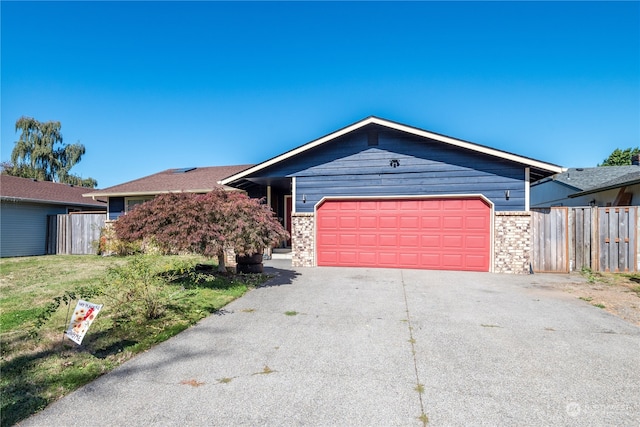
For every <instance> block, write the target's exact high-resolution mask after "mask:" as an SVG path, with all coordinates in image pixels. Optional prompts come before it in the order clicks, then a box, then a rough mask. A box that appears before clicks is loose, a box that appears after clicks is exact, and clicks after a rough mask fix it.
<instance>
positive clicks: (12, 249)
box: [0, 175, 106, 258]
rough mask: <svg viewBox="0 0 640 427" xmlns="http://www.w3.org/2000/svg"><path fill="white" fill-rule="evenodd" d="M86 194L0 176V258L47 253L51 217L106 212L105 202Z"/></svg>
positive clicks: (79, 190) (46, 184)
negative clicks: (49, 217) (48, 218)
mask: <svg viewBox="0 0 640 427" xmlns="http://www.w3.org/2000/svg"><path fill="white" fill-rule="evenodd" d="M86 191H87V189H86V188H82V187H73V186H70V185H67V184H59V183H55V182H49V181H35V180H32V179H27V178H18V177H14V176H8V175H0V257H3V258H4V257H14V256H31V255H44V254H46V252H47V250H46V247H47V241H46V239H47V217H48V216H49V215H57V214H67V213H71V212H81V211H104V210H106V204H105V203H104V202H100V201H97V200H90V199H89V200H88V199H85V198H83V197H82V194H83V193H85V192H86Z"/></svg>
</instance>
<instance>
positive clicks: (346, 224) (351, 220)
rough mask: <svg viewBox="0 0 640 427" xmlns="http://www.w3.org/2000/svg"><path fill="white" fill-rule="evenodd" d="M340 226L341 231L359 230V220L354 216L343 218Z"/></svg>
mask: <svg viewBox="0 0 640 427" xmlns="http://www.w3.org/2000/svg"><path fill="white" fill-rule="evenodd" d="M339 224H340V228H341V229H345V228H353V229H355V228H358V218H357V217H356V216H352V215H345V216H341V217H340V221H339Z"/></svg>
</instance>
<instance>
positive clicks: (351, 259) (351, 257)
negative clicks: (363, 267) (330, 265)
mask: <svg viewBox="0 0 640 427" xmlns="http://www.w3.org/2000/svg"><path fill="white" fill-rule="evenodd" d="M338 260H339V261H340V263H342V264H347V265H358V252H356V251H340V252H338Z"/></svg>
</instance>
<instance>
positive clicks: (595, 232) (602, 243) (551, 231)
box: [531, 206, 638, 273]
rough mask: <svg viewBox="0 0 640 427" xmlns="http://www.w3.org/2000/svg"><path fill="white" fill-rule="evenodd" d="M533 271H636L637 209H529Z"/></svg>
mask: <svg viewBox="0 0 640 427" xmlns="http://www.w3.org/2000/svg"><path fill="white" fill-rule="evenodd" d="M531 214H532V234H533V237H532V255H531V258H532V268H533V271H534V272H563V273H566V272H569V271H579V270H581V269H583V268H589V269H591V270H594V271H612V272H624V271H638V240H637V235H638V207H637V206H622V207H607V208H598V207H554V208H546V209H532V210H531Z"/></svg>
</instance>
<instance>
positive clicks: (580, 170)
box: [576, 168, 584, 172]
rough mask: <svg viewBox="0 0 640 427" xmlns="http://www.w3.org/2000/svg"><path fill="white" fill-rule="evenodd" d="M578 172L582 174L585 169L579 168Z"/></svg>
mask: <svg viewBox="0 0 640 427" xmlns="http://www.w3.org/2000/svg"><path fill="white" fill-rule="evenodd" d="M576 170H577V171H578V172H582V171H583V170H584V169H583V168H577V169H576Z"/></svg>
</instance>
